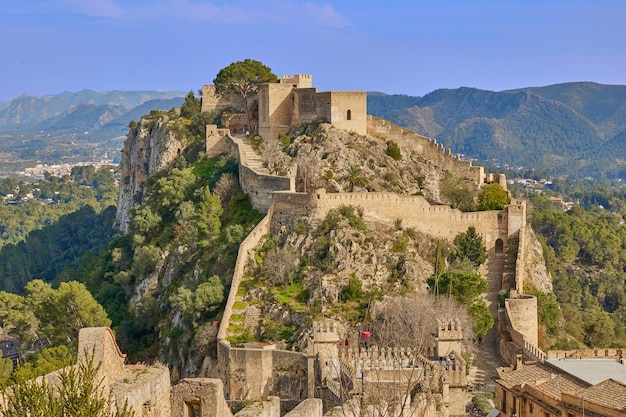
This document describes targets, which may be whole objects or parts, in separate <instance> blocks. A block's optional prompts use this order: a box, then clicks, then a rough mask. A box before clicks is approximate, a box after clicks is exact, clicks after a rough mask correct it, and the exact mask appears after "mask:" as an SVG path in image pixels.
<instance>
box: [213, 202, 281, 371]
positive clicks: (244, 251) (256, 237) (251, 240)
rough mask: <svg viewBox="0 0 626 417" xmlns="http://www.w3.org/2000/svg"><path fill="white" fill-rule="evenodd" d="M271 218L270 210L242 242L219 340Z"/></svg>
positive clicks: (267, 231)
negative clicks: (249, 258)
mask: <svg viewBox="0 0 626 417" xmlns="http://www.w3.org/2000/svg"><path fill="white" fill-rule="evenodd" d="M271 218H272V210H271V209H270V210H269V211H268V213H267V216H265V217H264V218H263V219H262V220H261V221H260V222H259V224H257V225H256V227H255V228H254V229H252V231H251V232H250V233H249V234H248V236H246V238H245V239H244V240H243V242H241V244H240V245H239V251H238V252H237V261H236V262H235V270H234V272H233V279H232V281H231V284H230V288H231V290H230V293H229V294H228V300H226V305H225V306H224V313H223V315H222V321H221V323H220V327H219V330H218V333H217V339H218V340H225V339H226V330H227V329H228V323H229V322H230V316H231V315H232V314H233V304H234V303H235V297H236V295H237V291H238V289H239V284H241V280H242V278H243V271H244V268H245V264H246V262H247V261H248V256H249V255H250V254H251V253H252V252H253V251H254V249H255V248H256V247H257V245H258V244H259V242H260V241H261V238H262V237H263V236H265V235H266V234H267V233H269V232H270V220H271ZM220 352H223V350H220V349H219V346H218V351H217V353H218V356H217V357H218V365H219V363H220ZM222 369H223V368H222Z"/></svg>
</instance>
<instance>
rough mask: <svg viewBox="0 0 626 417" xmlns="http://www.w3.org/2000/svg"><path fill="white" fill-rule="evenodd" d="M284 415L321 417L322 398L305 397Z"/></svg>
mask: <svg viewBox="0 0 626 417" xmlns="http://www.w3.org/2000/svg"><path fill="white" fill-rule="evenodd" d="M285 417H322V400H321V399H320V398H309V399H306V400H304V401H303V402H301V403H300V404H298V406H297V407H296V408H294V409H293V410H291V411H290V412H289V413H287V414H285Z"/></svg>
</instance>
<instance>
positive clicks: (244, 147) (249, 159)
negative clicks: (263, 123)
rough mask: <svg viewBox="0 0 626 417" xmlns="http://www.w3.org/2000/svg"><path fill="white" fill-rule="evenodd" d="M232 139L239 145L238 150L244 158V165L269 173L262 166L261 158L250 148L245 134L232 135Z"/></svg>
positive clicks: (259, 171)
mask: <svg viewBox="0 0 626 417" xmlns="http://www.w3.org/2000/svg"><path fill="white" fill-rule="evenodd" d="M233 140H234V141H235V143H237V145H239V151H240V154H241V156H242V157H243V158H244V162H245V165H247V166H248V167H249V168H251V169H253V170H254V171H256V172H257V173H259V174H267V175H269V171H268V170H267V168H265V167H264V166H263V159H262V158H261V156H260V155H259V154H258V153H257V152H256V151H255V150H254V149H252V146H251V145H250V141H249V140H248V139H247V138H246V137H245V136H241V135H238V136H233Z"/></svg>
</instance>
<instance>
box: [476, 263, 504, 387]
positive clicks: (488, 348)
mask: <svg viewBox="0 0 626 417" xmlns="http://www.w3.org/2000/svg"><path fill="white" fill-rule="evenodd" d="M505 271H506V255H505V254H492V255H490V256H489V259H488V261H487V266H486V270H482V271H481V272H482V273H483V274H484V275H486V276H487V293H485V294H483V299H484V300H485V303H486V304H487V307H488V308H489V312H491V315H492V316H493V318H494V321H495V322H496V324H494V326H493V327H492V328H491V329H489V331H488V332H487V334H486V335H485V336H484V337H483V338H482V340H481V341H477V343H476V344H475V345H474V349H475V354H474V363H473V364H472V366H471V367H470V373H469V376H468V383H469V384H470V386H471V387H472V388H473V389H476V390H480V391H492V392H493V391H495V383H494V381H493V378H494V377H496V376H497V372H496V368H498V367H500V366H505V365H506V362H504V360H503V359H502V358H501V357H500V353H499V338H498V326H497V323H498V293H499V292H500V291H501V290H502V288H503V286H504V282H503V280H504V276H505ZM513 274H515V262H513Z"/></svg>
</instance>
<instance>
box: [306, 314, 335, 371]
mask: <svg viewBox="0 0 626 417" xmlns="http://www.w3.org/2000/svg"><path fill="white" fill-rule="evenodd" d="M337 330H338V329H337V323H336V322H334V321H333V320H323V321H316V322H314V323H313V346H312V349H313V356H314V357H316V358H317V361H318V364H319V369H320V371H321V380H322V381H323V380H324V378H325V377H327V376H329V377H331V378H335V377H337V376H338V374H339V373H338V370H339V366H338V358H339V349H338V346H339V333H338V331H337Z"/></svg>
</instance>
